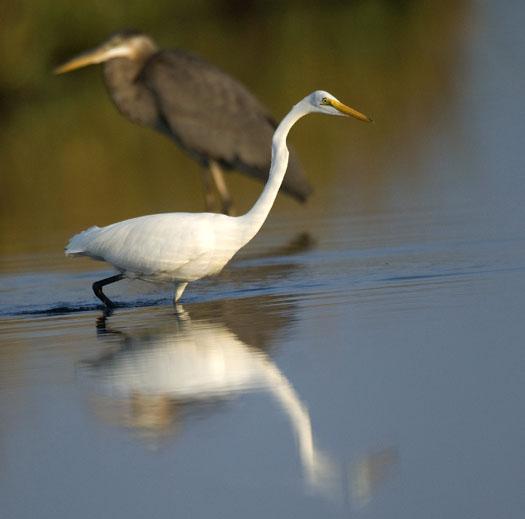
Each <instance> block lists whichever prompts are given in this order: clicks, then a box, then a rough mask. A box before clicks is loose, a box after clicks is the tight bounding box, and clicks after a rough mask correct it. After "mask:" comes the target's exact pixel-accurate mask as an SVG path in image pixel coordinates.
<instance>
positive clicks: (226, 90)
mask: <svg viewBox="0 0 525 519" xmlns="http://www.w3.org/2000/svg"><path fill="white" fill-rule="evenodd" d="M139 80H141V81H143V82H144V83H145V84H146V85H147V86H148V88H149V89H150V91H151V92H152V93H153V94H154V96H155V98H156V100H157V103H158V106H159V113H160V114H161V117H162V120H161V121H159V127H160V126H168V127H169V129H170V131H171V134H172V137H173V138H174V139H175V140H176V141H177V142H178V143H179V144H180V145H181V146H182V147H183V148H184V149H185V150H186V151H187V152H188V153H190V154H191V155H193V156H194V157H196V158H197V159H199V160H200V161H201V162H202V163H203V164H207V163H208V162H209V161H210V160H214V161H216V162H218V163H219V164H220V165H222V166H223V167H225V168H226V169H236V170H239V171H242V172H244V173H247V174H249V175H252V176H254V177H256V178H259V179H260V180H262V181H266V179H267V178H268V171H269V168H270V159H271V139H272V135H273V132H274V129H275V127H276V124H275V121H274V120H273V118H272V117H271V115H270V113H269V112H268V110H267V109H266V108H265V107H264V106H263V105H262V104H261V103H260V102H259V101H258V100H257V98H255V96H254V95H253V94H251V93H250V92H249V91H248V90H247V89H246V87H244V86H243V85H242V84H241V83H240V82H238V81H237V80H235V79H234V78H232V77H231V76H229V75H227V74H226V73H224V72H223V71H221V70H220V69H219V68H217V67H215V66H214V65H212V64H210V63H208V62H206V61H204V60H203V59H201V58H199V57H198V56H195V55H193V54H190V53H188V52H185V51H182V50H165V51H161V52H158V53H157V54H155V55H154V56H153V57H152V58H151V59H150V60H149V61H148V63H147V64H146V65H145V67H144V68H143V70H142V72H141V75H140V77H139ZM159 129H160V128H159ZM282 189H283V190H284V191H286V192H287V193H288V194H290V195H292V196H294V197H296V198H298V199H299V200H302V201H304V200H305V199H306V198H307V196H308V195H309V194H310V192H311V187H310V185H309V183H308V180H307V179H306V176H305V175H304V173H303V171H302V169H301V167H300V165H299V163H298V161H297V159H296V158H295V156H294V154H293V153H291V157H290V164H289V167H288V172H287V174H286V176H285V179H284V182H283V186H282Z"/></svg>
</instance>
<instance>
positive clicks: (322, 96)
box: [305, 90, 372, 123]
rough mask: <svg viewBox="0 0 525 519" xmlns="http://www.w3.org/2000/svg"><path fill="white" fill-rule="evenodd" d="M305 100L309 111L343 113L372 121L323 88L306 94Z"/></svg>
mask: <svg viewBox="0 0 525 519" xmlns="http://www.w3.org/2000/svg"><path fill="white" fill-rule="evenodd" d="M305 102H306V103H308V105H309V110H310V111H311V112H319V113H322V114H328V115H343V116H350V117H355V118H356V119H359V120H360V121H365V122H367V123H369V122H372V119H370V117H368V116H366V115H365V114H362V113H361V112H358V111H357V110H355V109H354V108H350V107H349V106H346V105H345V104H343V103H341V101H339V100H338V99H337V98H336V97H334V96H333V95H332V94H329V93H328V92H325V91H324V90H316V91H315V92H312V93H311V94H310V95H309V96H306V98H305Z"/></svg>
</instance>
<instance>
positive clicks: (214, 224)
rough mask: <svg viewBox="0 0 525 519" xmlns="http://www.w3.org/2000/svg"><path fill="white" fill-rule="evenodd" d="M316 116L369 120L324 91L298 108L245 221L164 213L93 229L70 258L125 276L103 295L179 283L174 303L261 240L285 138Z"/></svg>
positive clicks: (277, 140)
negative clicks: (141, 283) (125, 282)
mask: <svg viewBox="0 0 525 519" xmlns="http://www.w3.org/2000/svg"><path fill="white" fill-rule="evenodd" d="M311 112H320V113H325V114H328V115H351V116H353V117H356V118H357V119H360V120H362V121H370V119H369V118H368V117H366V116H365V115H363V114H361V113H359V112H357V111H356V110H354V109H352V108H350V107H348V106H346V105H344V104H342V103H341V102H340V101H338V100H337V99H336V98H335V97H334V96H332V95H331V94H328V93H327V92H324V91H320V90H318V91H316V92H313V93H312V94H310V95H309V96H307V97H305V98H304V99H303V100H302V101H300V102H299V103H297V104H296V105H295V106H294V107H293V108H292V110H291V111H290V112H289V113H288V115H287V116H286V117H285V118H284V119H283V120H282V122H281V123H280V124H279V126H278V127H277V129H276V130H275V133H274V136H273V140H272V165H271V168H270V173H269V178H268V182H267V183H266V186H265V188H264V190H263V192H262V194H261V196H260V197H259V199H258V200H257V202H256V203H255V205H254V206H253V207H252V209H251V210H250V211H249V212H247V213H246V214H245V215H243V216H237V217H232V216H226V215H223V214H215V213H165V214H156V215H150V216H141V217H139V218H132V219H130V220H125V221H122V222H118V223H114V224H112V225H108V226H107V227H90V228H89V229H87V230H86V231H83V232H81V233H80V234H77V235H76V236H73V238H71V240H70V242H69V244H68V246H67V247H66V255H71V256H89V257H90V258H93V259H96V260H101V261H106V262H107V263H110V264H111V265H113V266H114V267H115V268H116V269H117V270H118V271H119V273H120V274H118V275H116V276H112V277H111V278H107V279H104V280H101V281H98V282H96V283H94V284H93V289H94V291H95V294H96V295H97V297H99V299H101V300H102V302H104V303H105V304H106V305H107V306H111V305H112V303H111V301H110V300H109V299H108V298H107V297H106V296H105V295H104V294H103V293H102V287H103V286H104V285H106V284H109V283H112V282H115V281H118V280H119V279H122V278H123V277H127V278H139V279H144V280H146V281H154V282H157V281H159V282H163V281H168V282H173V283H176V284H177V285H178V286H177V290H176V293H175V298H174V299H175V301H177V300H178V299H179V298H180V296H181V295H182V292H183V291H184V289H185V287H186V285H187V283H188V282H191V281H195V280H197V279H200V278H203V277H205V276H210V275H213V274H217V273H218V272H220V271H221V270H222V268H223V267H224V265H226V263H228V261H229V260H230V259H231V258H232V256H233V255H234V254H235V253H236V252H237V251H238V250H239V249H240V248H241V247H243V246H244V245H245V244H246V243H248V242H249V241H250V240H251V239H252V238H253V237H254V236H255V234H257V232H258V231H259V229H260V228H261V226H262V224H263V223H264V221H265V220H266V217H267V216H268V213H269V212H270V209H271V208H272V205H273V203H274V201H275V197H276V196H277V192H278V190H279V187H280V186H281V183H282V181H283V178H284V174H285V172H286V167H287V165H288V149H287V148H286V137H287V135H288V132H289V131H290V129H291V127H292V126H293V125H294V123H295V122H296V121H297V120H299V119H300V118H301V117H303V116H304V115H306V114H308V113H311Z"/></svg>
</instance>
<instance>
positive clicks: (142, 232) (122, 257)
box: [66, 213, 215, 277]
mask: <svg viewBox="0 0 525 519" xmlns="http://www.w3.org/2000/svg"><path fill="white" fill-rule="evenodd" d="M206 216H207V217H209V218H213V217H214V216H215V215H211V214H201V215H199V214H192V213H166V214H158V215H151V216H143V217H140V218H133V219H131V220H125V221H122V222H118V223H115V224H113V225H108V226H107V227H102V228H98V227H94V228H91V229H88V230H87V231H84V232H83V233H80V234H78V235H76V236H74V237H73V238H72V239H71V241H70V244H69V245H68V247H67V249H66V253H67V254H80V255H86V256H90V257H92V258H94V259H101V260H104V261H106V262H108V263H111V264H112V265H114V266H115V267H116V268H118V269H119V270H122V271H125V272H128V273H130V274H134V275H136V276H137V277H141V276H145V277H148V276H153V275H155V276H156V277H162V273H164V272H166V273H173V272H179V271H180V272H183V271H184V272H185V268H186V267H188V266H189V265H192V264H196V263H198V261H199V260H200V259H201V258H202V257H203V255H205V254H206V252H207V251H209V250H210V249H211V248H212V247H213V243H211V241H212V240H213V233H211V231H210V229H211V228H212V227H213V226H212V225H207V224H206V221H204V220H205V217H206Z"/></svg>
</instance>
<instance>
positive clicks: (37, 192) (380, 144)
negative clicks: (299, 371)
mask: <svg viewBox="0 0 525 519" xmlns="http://www.w3.org/2000/svg"><path fill="white" fill-rule="evenodd" d="M467 14H468V1H467V0H462V1H452V0H446V1H444V2H441V3H439V5H438V4H436V3H433V2H417V1H410V0H404V1H401V0H398V1H392V0H390V1H387V0H360V1H353V2H349V1H324V2H313V1H309V2H305V1H299V0H294V1H288V2H279V1H276V0H275V1H263V0H249V1H241V0H219V1H206V0H177V1H174V0H170V1H168V0H157V1H156V2H154V3H151V2H144V1H143V0H142V1H138V0H128V1H126V2H124V1H115V2H103V1H100V0H95V1H92V2H87V3H82V4H79V3H72V2H65V1H63V0H54V1H50V0H32V1H27V0H26V1H17V2H4V3H3V4H1V5H0V20H1V22H2V31H1V32H0V60H1V63H2V64H3V67H2V69H1V70H0V99H1V101H0V117H1V120H2V122H3V124H2V125H1V127H0V147H1V150H2V153H1V159H0V160H1V164H0V252H2V253H14V252H31V251H35V250H55V249H56V248H60V247H62V246H63V245H64V243H65V242H66V241H67V239H68V237H69V236H70V235H71V234H73V233H75V232H77V231H79V230H81V229H83V228H85V227H87V226H90V225H92V224H99V225H105V224H108V223H110V222H112V221H115V220H119V219H123V218H128V217H132V216H137V215H140V214H147V213H152V212H162V211H172V210H192V211H199V210H202V209H203V201H202V193H201V181H200V171H199V168H198V166H197V165H196V164H194V163H193V162H192V161H191V160H190V159H188V158H187V157H186V156H185V155H183V154H182V152H180V151H179V150H178V148H177V147H176V146H174V145H173V144H172V143H170V142H169V141H168V139H166V138H164V137H162V136H160V135H158V134H156V133H155V132H152V131H150V130H147V129H144V128H140V127H138V126H136V125H133V124H131V123H130V122H128V121H127V120H126V119H125V118H123V117H122V116H120V115H119V114H118V112H117V111H116V109H115V108H114V107H113V105H112V103H111V101H110V100H109V97H108V96H107V94H106V92H105V88H104V86H103V83H102V80H101V74H100V70H99V69H98V67H89V68H86V69H83V70H80V71H77V72H74V73H71V74H68V75H65V76H58V77H56V76H53V75H52V72H51V71H52V69H53V67H54V66H55V65H57V64H58V63H60V62H61V61H63V60H65V59H67V58H69V57H71V56H72V55H74V54H76V53H77V52H79V51H82V50H85V49H87V48H90V47H93V46H94V45H96V44H98V43H99V42H101V41H102V40H103V39H105V38H106V37H107V36H108V35H109V34H110V33H112V32H114V31H116V30H119V29H122V28H125V27H135V28H138V29H141V30H143V31H145V32H147V33H149V34H150V35H151V36H153V37H154V38H155V39H156V40H157V42H158V44H159V45H160V46H161V47H183V48H186V49H190V50H192V51H194V52H197V53H199V54H201V55H202V56H204V57H205V58H206V59H208V60H209V61H211V62H213V63H215V64H217V65H219V66H220V67H222V68H223V69H225V70H227V71H228V72H230V73H231V74H232V75H234V76H236V77H238V78H239V79H240V80H241V81H243V82H244V83H245V84H246V85H248V87H249V88H250V89H251V90H252V91H254V92H255V93H256V95H257V96H258V97H259V98H260V99H261V100H263V101H264V102H265V103H266V104H267V105H268V106H269V107H270V108H271V110H272V112H273V113H274V114H275V116H276V117H277V118H280V117H281V116H282V115H283V114H284V113H286V112H287V111H288V109H289V108H290V107H291V105H292V104H293V103H295V102H296V101H297V100H298V99H300V98H301V97H302V96H304V95H305V94H306V93H308V92H310V91H311V90H314V89H316V88H323V89H326V90H329V91H331V92H332V93H334V94H335V95H337V96H338V97H340V98H341V99H342V100H343V101H345V102H348V103H349V104H351V105H352V106H355V107H356V108H358V109H360V110H362V111H364V112H365V113H369V114H370V115H372V116H373V117H374V118H375V119H376V121H377V124H376V125H375V126H374V127H373V131H372V130H370V128H369V127H366V128H364V127H363V126H361V125H358V124H357V123H356V124H348V122H345V123H344V124H343V123H341V122H340V123H339V124H335V123H334V121H333V120H330V121H325V120H321V119H322V118H315V120H314V118H312V120H308V121H305V123H303V124H301V125H299V126H298V127H297V129H294V132H293V134H292V136H291V139H290V140H291V142H292V144H293V145H294V146H295V148H296V149H297V150H298V152H299V155H300V157H301V161H302V162H303V164H304V167H305V170H306V171H307V173H308V175H309V176H310V178H311V179H312V183H313V185H314V186H315V188H316V190H317V192H316V193H315V194H314V197H313V199H312V201H311V203H309V205H308V206H307V208H306V209H305V208H302V207H300V206H298V205H296V204H295V203H294V202H292V201H289V200H285V199H284V198H282V197H281V199H280V200H279V203H278V207H277V211H291V210H293V211H296V212H300V211H303V212H304V214H305V218H306V214H308V218H311V217H315V215H316V214H322V212H323V211H325V210H326V205H327V204H329V196H328V195H326V196H323V193H327V192H328V191H329V190H330V189H331V186H334V185H337V183H338V182H341V181H342V180H341V179H342V178H343V177H345V175H341V174H340V173H341V169H343V170H344V172H347V171H348V172H352V175H354V177H353V178H354V179H355V178H358V179H361V180H360V181H362V183H363V186H362V188H363V189H362V192H363V193H364V194H365V193H367V192H369V190H368V191H367V189H366V185H367V184H368V183H370V184H372V185H373V184H374V183H377V182H388V181H389V180H388V174H387V165H388V162H389V160H390V158H391V156H392V154H393V153H395V150H396V148H397V147H398V146H413V147H414V153H415V155H417V153H416V151H417V141H418V139H422V138H424V131H425V128H426V127H428V125H429V121H431V120H432V117H433V114H437V113H440V112H441V111H443V110H448V109H450V107H449V106H448V105H447V102H448V99H447V98H448V96H447V91H449V90H450V89H451V88H454V87H455V81H454V80H453V79H452V78H453V77H454V76H456V69H457V68H458V66H459V65H460V64H461V62H460V60H461V56H460V53H459V52H458V48H460V43H461V35H462V34H463V31H464V30H465V28H466V26H467V21H468V16H467ZM342 163H343V164H344V166H343V167H342V168H341V166H340V165H341V164H342ZM348 176H349V175H346V177H348ZM227 180H228V182H229V185H230V186H232V191H233V194H234V196H235V197H236V200H237V201H238V206H239V208H240V209H241V210H244V209H246V208H247V207H248V206H249V205H250V204H251V203H252V202H253V201H254V199H255V197H256V196H257V194H258V193H259V191H260V189H261V185H260V184H257V183H256V182H254V181H251V180H246V179H243V178H241V177H240V176H239V175H230V176H228V179H227ZM354 188H355V186H354ZM372 192H373V190H372ZM241 194H242V196H241ZM364 196H365V195H364ZM368 202H369V204H370V206H372V207H373V206H376V205H378V204H381V203H382V201H381V200H374V199H373V197H372V199H370V200H369V201H368Z"/></svg>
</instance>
